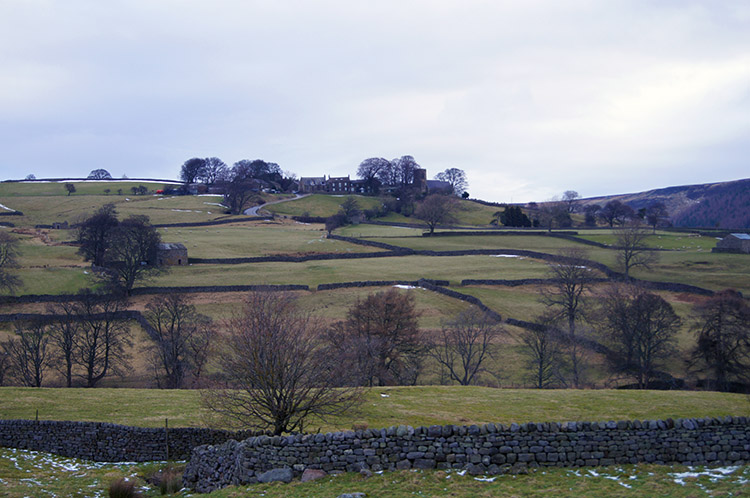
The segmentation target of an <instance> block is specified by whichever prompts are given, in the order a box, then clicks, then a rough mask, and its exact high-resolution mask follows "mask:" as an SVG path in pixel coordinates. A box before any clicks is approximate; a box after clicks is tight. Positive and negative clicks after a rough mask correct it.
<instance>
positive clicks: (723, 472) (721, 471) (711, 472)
mask: <svg viewBox="0 0 750 498" xmlns="http://www.w3.org/2000/svg"><path fill="white" fill-rule="evenodd" d="M688 469H689V470H688V471H687V472H675V473H670V474H669V475H671V476H672V477H673V479H674V482H676V483H677V484H680V485H682V486H684V485H685V479H687V478H691V477H692V478H696V479H697V478H699V477H702V476H707V477H708V478H709V481H711V482H718V481H719V479H725V478H727V477H729V476H731V475H732V474H734V473H735V472H737V470H739V469H740V467H739V466H734V467H717V468H715V469H703V470H694V469H693V467H688ZM743 480H744V479H743Z"/></svg>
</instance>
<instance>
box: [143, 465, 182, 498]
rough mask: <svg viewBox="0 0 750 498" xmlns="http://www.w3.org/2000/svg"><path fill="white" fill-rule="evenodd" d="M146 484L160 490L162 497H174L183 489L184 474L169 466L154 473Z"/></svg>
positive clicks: (147, 479) (147, 478)
mask: <svg viewBox="0 0 750 498" xmlns="http://www.w3.org/2000/svg"><path fill="white" fill-rule="evenodd" d="M146 482H148V483H149V484H151V485H152V486H155V487H157V488H159V491H160V492H161V494H162V495H173V494H175V493H177V492H179V491H180V490H181V489H182V472H181V471H180V470H178V469H176V468H175V467H172V466H171V465H169V466H167V467H166V468H164V469H159V470H156V471H154V472H152V473H151V474H150V475H149V476H148V477H146Z"/></svg>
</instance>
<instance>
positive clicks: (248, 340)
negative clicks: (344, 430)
mask: <svg viewBox="0 0 750 498" xmlns="http://www.w3.org/2000/svg"><path fill="white" fill-rule="evenodd" d="M227 329H228V330H227V332H228V333H227V337H226V341H225V345H224V347H223V348H222V349H221V351H220V353H219V361H218V365H217V366H218V368H219V370H220V372H221V373H222V374H223V376H224V377H225V378H226V380H227V382H228V384H229V387H231V388H230V389H210V390H206V391H203V401H204V404H205V405H206V406H207V407H208V408H210V409H211V410H213V411H214V412H216V413H218V414H219V415H221V416H223V417H225V418H226V419H228V420H230V421H232V422H234V423H235V424H236V425H239V426H242V427H254V428H258V429H268V428H270V429H271V430H273V433H274V434H277V435H278V434H282V433H284V432H291V431H295V430H298V431H303V430H304V428H305V426H306V424H307V423H308V422H309V420H310V419H311V418H317V419H323V420H325V419H326V418H328V417H330V416H332V415H336V414H339V413H341V412H343V411H344V410H346V409H349V408H350V407H351V406H352V405H353V404H354V403H356V402H357V401H358V399H359V395H360V393H359V391H357V390H353V389H337V388H335V387H334V386H335V385H336V383H337V381H339V380H340V376H341V375H342V374H343V373H344V372H343V370H342V368H341V363H340V362H338V361H337V360H336V358H335V357H333V356H332V355H331V354H329V351H330V350H326V349H325V348H320V347H319V330H320V326H319V324H318V323H317V322H316V321H315V320H313V319H312V318H311V317H310V316H309V315H308V314H305V313H303V312H302V311H300V309H299V308H298V307H297V306H296V304H295V302H294V299H293V298H292V297H291V296H290V295H286V294H279V293H260V292H256V293H251V294H250V295H249V296H248V298H247V299H246V301H245V304H244V308H243V313H242V314H241V315H240V316H237V317H235V318H233V319H232V320H230V321H229V323H228V324H227Z"/></svg>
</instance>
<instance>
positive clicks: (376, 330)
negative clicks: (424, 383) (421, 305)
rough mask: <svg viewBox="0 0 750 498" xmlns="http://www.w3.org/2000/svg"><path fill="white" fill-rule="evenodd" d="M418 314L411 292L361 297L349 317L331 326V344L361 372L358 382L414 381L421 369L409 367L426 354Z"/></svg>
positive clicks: (384, 293)
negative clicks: (418, 370) (416, 370)
mask: <svg viewBox="0 0 750 498" xmlns="http://www.w3.org/2000/svg"><path fill="white" fill-rule="evenodd" d="M418 316H419V315H418V313H417V311H416V308H415V302H414V295H413V294H412V293H406V294H403V293H401V292H399V291H397V290H396V289H389V290H387V291H383V292H378V293H375V294H371V295H370V296H368V297H367V298H365V299H358V300H357V302H356V303H355V304H354V305H353V306H352V307H351V308H350V309H349V312H348V316H347V319H346V320H345V321H343V322H339V323H337V324H335V325H334V326H332V327H331V328H330V329H329V331H328V333H327V339H328V343H329V347H330V348H331V349H333V350H336V351H337V352H338V354H339V355H340V357H341V359H342V362H345V363H347V364H348V365H349V369H350V370H351V371H352V372H355V373H356V374H357V375H358V377H359V378H358V379H356V380H354V382H355V383H356V384H365V385H369V386H373V385H388V384H394V383H413V382H414V381H415V379H416V374H418V373H419V372H415V371H414V370H413V368H409V366H412V367H413V366H414V365H418V364H419V362H418V361H416V360H417V359H418V357H419V356H420V355H422V354H423V346H422V341H421V337H420V334H419V322H418ZM407 373H408V376H407V377H406V378H405V377H404V374H407Z"/></svg>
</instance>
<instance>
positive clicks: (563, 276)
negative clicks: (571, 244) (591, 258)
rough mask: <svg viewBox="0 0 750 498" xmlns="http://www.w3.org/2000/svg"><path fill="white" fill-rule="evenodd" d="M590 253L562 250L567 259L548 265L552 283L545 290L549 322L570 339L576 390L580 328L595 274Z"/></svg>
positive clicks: (579, 352)
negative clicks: (591, 265) (589, 259)
mask: <svg viewBox="0 0 750 498" xmlns="http://www.w3.org/2000/svg"><path fill="white" fill-rule="evenodd" d="M587 254H588V253H587V252H586V251H584V250H582V249H579V248H569V249H563V250H561V251H560V252H559V255H560V256H562V257H563V258H564V259H562V260H561V261H556V262H551V263H550V264H549V265H548V273H549V275H550V277H551V279H552V283H551V284H550V285H549V287H546V288H543V289H542V291H541V296H542V297H541V300H542V303H543V304H545V305H546V306H547V314H546V318H545V321H546V322H547V323H548V324H549V325H551V326H554V325H557V324H560V325H561V327H560V328H561V329H562V330H564V332H565V334H566V336H567V337H566V338H565V339H566V340H565V343H566V349H567V352H568V360H569V365H570V369H571V376H572V379H571V380H572V383H573V385H574V386H575V387H579V386H580V384H581V382H582V372H581V369H582V365H581V361H582V358H583V357H582V353H583V351H582V348H581V345H580V341H579V340H578V334H577V325H578V324H579V323H580V322H582V321H583V320H584V319H585V318H586V304H587V303H586V296H587V292H588V291H589V290H590V289H591V285H592V277H593V275H592V273H593V272H592V271H591V269H590V268H588V267H587V266H586V265H587V259H588V258H587Z"/></svg>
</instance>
